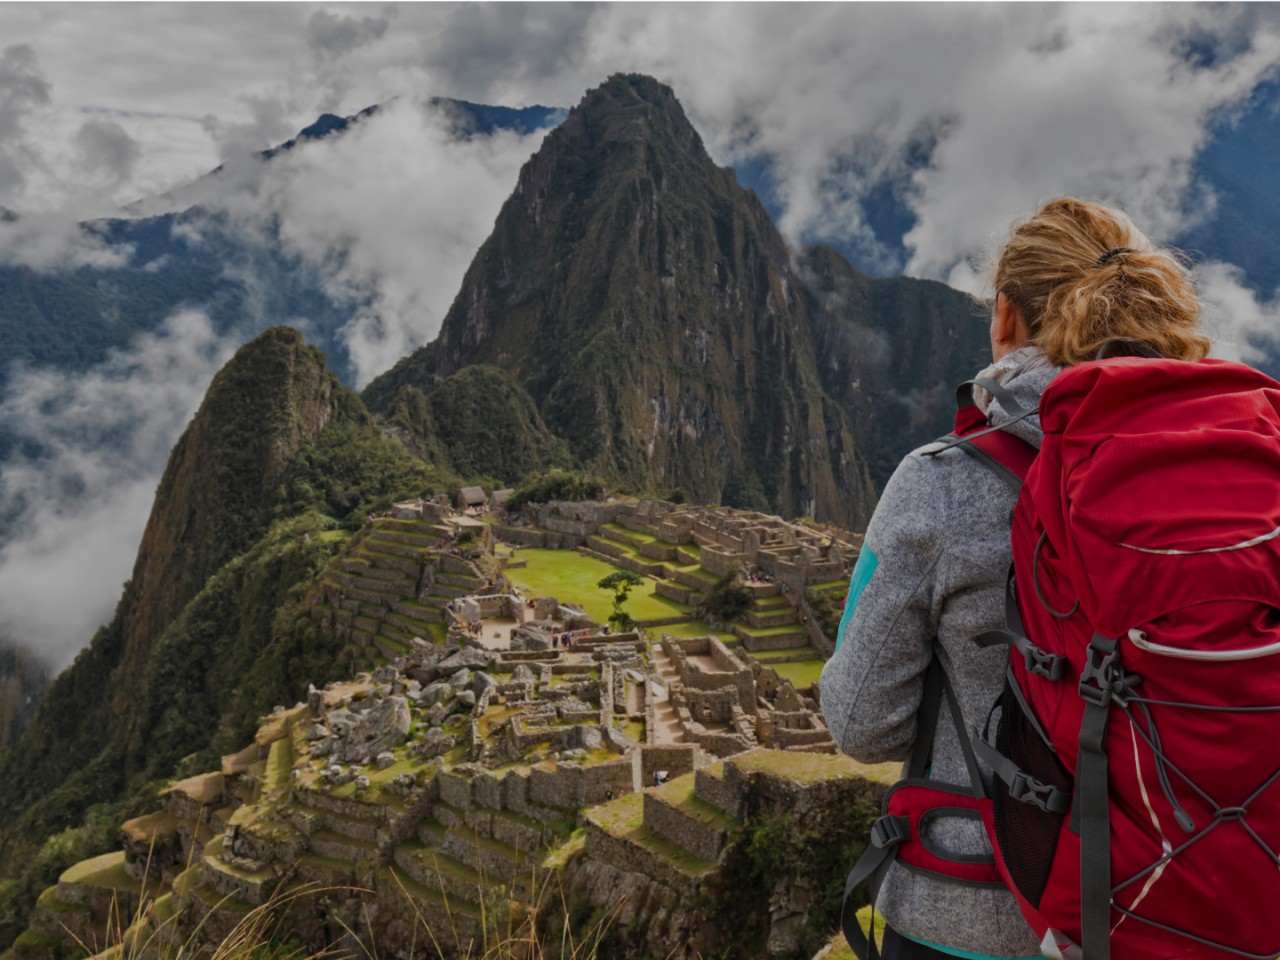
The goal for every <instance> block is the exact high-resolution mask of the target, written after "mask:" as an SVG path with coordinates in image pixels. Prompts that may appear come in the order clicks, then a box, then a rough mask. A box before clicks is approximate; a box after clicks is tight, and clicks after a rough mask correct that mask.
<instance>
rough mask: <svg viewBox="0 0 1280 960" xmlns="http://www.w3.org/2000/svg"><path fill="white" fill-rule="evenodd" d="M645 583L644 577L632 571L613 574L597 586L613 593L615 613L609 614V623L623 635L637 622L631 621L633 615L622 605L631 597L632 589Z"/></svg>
mask: <svg viewBox="0 0 1280 960" xmlns="http://www.w3.org/2000/svg"><path fill="white" fill-rule="evenodd" d="M642 583H644V577H641V576H638V575H636V574H634V573H632V572H631V571H630V570H619V571H618V572H617V573H611V574H609V575H608V576H607V577H605V578H604V579H603V580H601V581H600V582H599V583H597V584H596V586H597V587H599V588H600V589H601V590H612V591H613V613H611V614H609V622H610V623H611V624H613V627H614V629H615V630H617V631H618V632H619V633H623V632H625V631H627V630H630V629H632V628H633V627H634V626H635V621H634V620H633V619H631V614H629V613H627V612H626V611H625V610H623V609H622V605H623V604H624V603H626V602H627V597H628V596H630V595H631V588H632V587H638V586H640V585H641V584H642Z"/></svg>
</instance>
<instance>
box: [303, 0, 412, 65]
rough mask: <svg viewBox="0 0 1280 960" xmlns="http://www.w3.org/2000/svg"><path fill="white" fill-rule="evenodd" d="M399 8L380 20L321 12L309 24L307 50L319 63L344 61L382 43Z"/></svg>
mask: <svg viewBox="0 0 1280 960" xmlns="http://www.w3.org/2000/svg"><path fill="white" fill-rule="evenodd" d="M396 13H397V10H396V8H395V7H387V8H384V10H383V15H382V16H380V17H361V18H360V19H359V20H357V19H356V18H355V17H340V16H337V15H336V14H332V13H329V12H328V11H327V10H317V11H316V12H315V13H313V14H312V15H311V18H310V19H309V20H308V21H307V49H309V50H310V51H311V53H312V55H314V56H315V58H316V59H317V60H333V59H337V58H339V57H344V56H346V55H347V54H349V53H351V52H352V51H353V50H358V49H359V48H360V47H363V46H367V45H368V44H370V43H372V42H373V41H375V40H380V39H381V38H382V35H383V34H385V33H386V32H387V27H388V26H390V23H391V20H392V19H393V18H394V17H395V15H396Z"/></svg>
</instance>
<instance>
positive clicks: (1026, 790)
mask: <svg viewBox="0 0 1280 960" xmlns="http://www.w3.org/2000/svg"><path fill="white" fill-rule="evenodd" d="M1009 796H1011V797H1012V798H1013V799H1014V800H1020V801H1022V802H1023V803H1029V804H1031V806H1033V807H1039V808H1040V809H1041V810H1043V811H1044V812H1045V813H1058V814H1065V813H1066V812H1067V809H1068V806H1069V804H1068V801H1067V795H1066V794H1065V793H1063V792H1062V791H1061V790H1059V789H1058V788H1057V787H1055V786H1052V785H1051V784H1048V783H1042V782H1041V781H1039V780H1037V779H1036V778H1035V777H1029V776H1027V774H1025V773H1024V772H1022V771H1021V770H1019V771H1018V772H1017V773H1016V774H1014V776H1013V780H1012V781H1011V782H1010V783H1009Z"/></svg>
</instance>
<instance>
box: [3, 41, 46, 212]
mask: <svg viewBox="0 0 1280 960" xmlns="http://www.w3.org/2000/svg"><path fill="white" fill-rule="evenodd" d="M49 103H50V96H49V83H48V81H46V80H45V78H44V74H43V73H42V72H41V71H40V64H39V62H38V61H37V59H36V54H35V51H34V50H32V49H31V47H29V46H27V45H26V44H14V45H13V46H9V47H5V49H4V52H3V53H0V204H3V203H8V204H11V205H12V204H13V203H14V201H15V200H16V199H17V198H18V197H19V196H20V195H21V193H22V190H23V187H24V186H25V185H26V182H27V172H28V168H29V167H30V166H31V164H32V163H33V162H34V161H35V158H36V151H35V149H34V147H33V146H32V145H31V143H30V141H29V140H28V132H27V120H28V119H29V118H30V117H31V115H32V114H33V113H35V112H36V111H38V110H39V109H41V108H43V107H47V106H48V105H49Z"/></svg>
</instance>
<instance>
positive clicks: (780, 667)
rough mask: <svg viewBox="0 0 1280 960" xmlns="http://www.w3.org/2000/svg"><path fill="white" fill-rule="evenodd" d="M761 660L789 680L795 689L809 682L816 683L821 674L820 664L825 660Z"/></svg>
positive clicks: (805, 685)
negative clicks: (784, 661)
mask: <svg viewBox="0 0 1280 960" xmlns="http://www.w3.org/2000/svg"><path fill="white" fill-rule="evenodd" d="M761 662H762V663H764V664H765V666H767V667H768V668H769V669H770V670H772V671H773V672H774V673H776V674H777V675H778V676H780V677H782V678H783V679H784V680H789V681H791V685H792V686H793V687H795V688H796V689H797V690H803V689H804V688H805V687H807V686H809V685H810V684H811V683H816V682H817V681H818V678H819V677H821V676H822V666H823V664H824V662H825V661H823V660H797V661H795V662H793V663H768V662H766V661H761Z"/></svg>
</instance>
